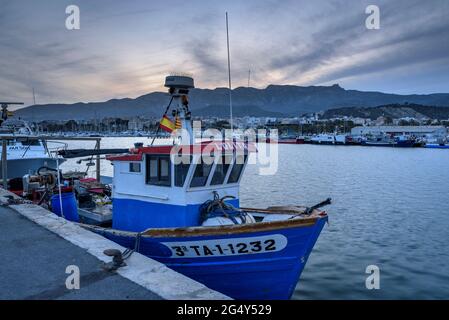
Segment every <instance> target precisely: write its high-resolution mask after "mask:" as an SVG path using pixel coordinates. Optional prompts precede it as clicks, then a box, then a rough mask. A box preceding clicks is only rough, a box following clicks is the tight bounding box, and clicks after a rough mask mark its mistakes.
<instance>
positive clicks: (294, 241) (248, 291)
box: [93, 215, 327, 300]
mask: <svg viewBox="0 0 449 320" xmlns="http://www.w3.org/2000/svg"><path fill="white" fill-rule="evenodd" d="M326 221H327V216H326V215H324V216H321V217H316V218H311V219H307V218H306V219H291V220H284V221H275V222H260V223H254V224H251V225H236V226H231V227H211V228H204V227H203V228H201V227H195V228H174V229H165V230H166V231H168V232H166V231H164V229H149V230H147V231H146V232H144V233H142V234H141V237H140V242H139V248H138V252H140V253H141V254H144V255H146V256H148V257H150V258H152V259H155V260H157V261H159V262H161V263H164V264H165V265H167V266H168V267H169V268H172V269H173V270H175V271H178V272H180V273H182V274H184V275H186V276H188V277H190V278H192V279H195V280H197V281H198V282H201V283H203V284H204V285H206V286H207V287H209V288H211V289H214V290H217V291H219V292H221V293H224V294H226V295H228V296H230V297H232V298H234V299H240V300H253V299H257V300H259V299H289V298H290V297H291V295H292V294H293V291H294V289H295V287H296V284H297V283H298V280H299V277H300V275H301V272H302V270H303V269H304V266H305V264H306V262H307V259H308V257H309V255H310V253H311V251H312V249H313V246H314V245H315V243H316V241H317V239H318V236H319V235H320V232H321V230H322V228H323V226H324V224H325V222H326ZM202 229H203V230H202ZM93 230H94V231H95V232H97V233H100V234H102V235H103V236H105V237H106V238H108V239H110V240H112V241H115V242H117V243H118V244H120V245H123V246H124V247H127V248H135V244H136V239H137V233H133V232H121V231H117V230H113V229H103V228H98V227H94V229H93ZM164 234H166V235H164Z"/></svg>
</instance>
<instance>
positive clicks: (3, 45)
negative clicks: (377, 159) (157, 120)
mask: <svg viewBox="0 0 449 320" xmlns="http://www.w3.org/2000/svg"><path fill="white" fill-rule="evenodd" d="M71 4H75V5H77V6H79V8H80V12H81V15H80V18H81V19H80V23H81V28H80V30H67V29H66V27H65V20H66V18H67V16H68V15H67V14H66V13H65V9H66V7H67V6H68V5H71ZM369 4H375V5H378V6H379V8H380V29H379V30H368V29H367V28H366V27H365V19H366V17H367V16H368V15H367V14H366V13H365V8H366V6H367V5H369ZM226 11H228V12H229V17H230V20H229V21H230V37H231V59H232V76H233V87H237V86H246V85H247V77H248V69H251V86H254V87H257V88H264V87H266V86H267V85H269V84H295V85H331V84H333V83H339V84H340V85H341V86H342V87H344V88H345V89H356V90H366V91H383V92H391V93H404V94H405V93H406V94H410V93H434V92H449V1H447V0H429V1H422V0H421V1H414V0H400V1H398V0H395V1H373V0H370V1H347V0H341V1H340V0H334V1H317V0H315V1H299V0H292V1H289V0H283V1H279V0H276V1H274V0H273V1H271V0H265V1H264V0H254V1H247V0H246V1H213V0H208V1H206V0H202V1H199V0H190V1H176V0H174V1H148V0H147V1H144V0H136V1H112V0H110V1H106V0H89V1H87V0H78V1H75V0H71V1H65V0H58V1H54V0H40V1H25V0H14V1H13V0H10V1H8V0H0V100H19V101H23V102H25V104H26V105H29V104H31V103H32V90H33V88H34V89H35V92H36V100H37V103H41V104H44V103H56V102H64V103H72V102H78V101H84V102H88V101H103V100H108V99H111V98H123V97H132V98H134V97H137V96H140V95H143V94H146V93H149V92H152V91H159V90H165V89H164V88H163V86H162V85H163V80H164V77H165V75H166V74H168V73H170V72H187V73H190V74H192V75H193V76H194V78H195V82H196V86H197V87H201V88H215V87H224V86H227V62H226V29H225V12H226Z"/></svg>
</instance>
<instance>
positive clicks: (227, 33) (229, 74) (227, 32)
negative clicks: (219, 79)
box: [226, 12, 234, 130]
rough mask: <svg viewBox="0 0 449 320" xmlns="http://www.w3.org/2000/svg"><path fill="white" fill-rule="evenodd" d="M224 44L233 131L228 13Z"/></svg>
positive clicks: (232, 127)
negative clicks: (226, 50) (226, 56)
mask: <svg viewBox="0 0 449 320" xmlns="http://www.w3.org/2000/svg"><path fill="white" fill-rule="evenodd" d="M226 43H227V47H228V80H229V113H230V117H231V119H230V120H231V121H230V124H231V130H233V129H234V126H233V121H232V83H231V55H230V52H229V27H228V13H227V12H226Z"/></svg>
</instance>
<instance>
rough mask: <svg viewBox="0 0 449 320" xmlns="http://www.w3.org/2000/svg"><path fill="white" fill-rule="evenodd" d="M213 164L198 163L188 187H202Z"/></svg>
mask: <svg viewBox="0 0 449 320" xmlns="http://www.w3.org/2000/svg"><path fill="white" fill-rule="evenodd" d="M212 165H213V164H205V163H198V164H197V165H196V167H195V171H194V173H193V177H192V182H190V187H191V188H193V187H203V186H205V185H206V182H207V178H208V177H209V174H210V170H211V169H212Z"/></svg>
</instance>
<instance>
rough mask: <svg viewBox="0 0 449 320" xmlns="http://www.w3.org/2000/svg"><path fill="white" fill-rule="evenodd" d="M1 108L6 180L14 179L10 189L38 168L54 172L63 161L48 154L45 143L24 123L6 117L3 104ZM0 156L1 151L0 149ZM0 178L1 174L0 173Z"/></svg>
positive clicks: (5, 106) (0, 126)
mask: <svg viewBox="0 0 449 320" xmlns="http://www.w3.org/2000/svg"><path fill="white" fill-rule="evenodd" d="M2 108H3V110H2V111H3V112H2V122H1V125H0V135H1V136H2V137H4V138H5V139H7V147H6V151H7V168H8V177H7V179H14V180H13V181H11V183H12V184H13V185H12V186H11V188H12V190H14V189H16V184H17V183H19V184H20V181H21V179H22V177H23V176H24V175H26V174H31V173H33V174H34V173H36V172H37V171H38V170H39V169H40V168H46V169H48V168H50V169H51V170H55V169H56V167H57V163H56V161H57V160H58V161H59V162H60V163H62V162H64V161H65V159H63V158H61V157H58V159H56V157H55V156H53V155H52V154H51V153H50V151H49V149H48V146H47V143H46V141H45V140H43V139H40V138H37V137H36V136H35V134H34V132H33V130H32V129H31V127H30V126H29V124H28V123H27V122H26V121H24V120H20V119H14V118H10V117H8V111H7V105H5V104H3V105H2ZM1 154H2V149H1V148H0V155H1ZM0 159H1V157H0ZM0 163H1V162H0ZM1 177H2V173H1V172H0V178H1ZM17 188H20V186H19V187H17Z"/></svg>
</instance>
